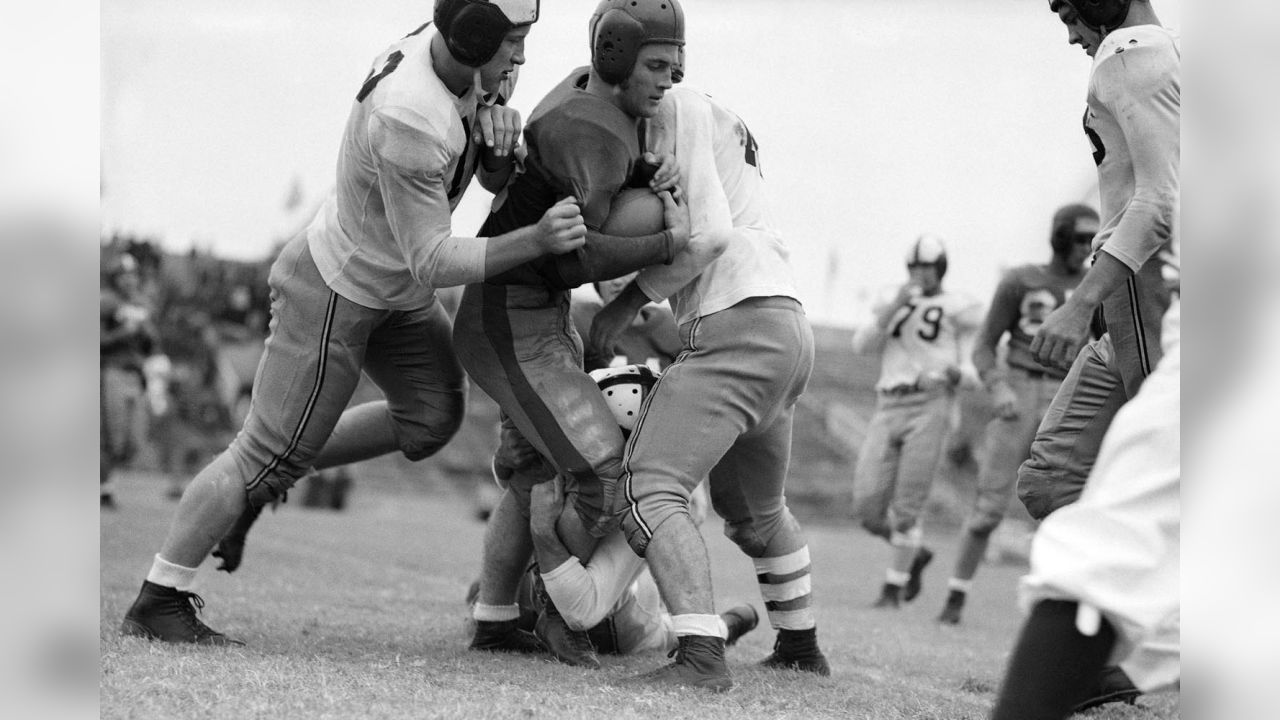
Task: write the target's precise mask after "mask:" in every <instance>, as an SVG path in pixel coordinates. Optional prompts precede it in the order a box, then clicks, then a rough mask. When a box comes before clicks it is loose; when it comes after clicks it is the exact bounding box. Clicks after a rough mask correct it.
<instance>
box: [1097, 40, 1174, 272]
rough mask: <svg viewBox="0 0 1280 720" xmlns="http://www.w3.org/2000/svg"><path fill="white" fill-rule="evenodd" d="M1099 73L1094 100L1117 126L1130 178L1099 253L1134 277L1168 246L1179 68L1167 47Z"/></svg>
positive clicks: (1136, 54) (1113, 62)
mask: <svg viewBox="0 0 1280 720" xmlns="http://www.w3.org/2000/svg"><path fill="white" fill-rule="evenodd" d="M1121 58H1123V60H1124V62H1123V63H1121V62H1117V60H1119V59H1121ZM1098 73H1099V75H1100V77H1097V78H1095V82H1096V83H1097V86H1096V87H1097V92H1098V96H1099V99H1100V100H1101V101H1102V102H1103V103H1105V104H1106V105H1107V106H1108V108H1109V109H1110V110H1111V112H1112V113H1113V114H1114V115H1115V118H1116V120H1117V122H1118V123H1119V124H1120V131H1121V133H1123V135H1124V141H1125V144H1126V146H1127V147H1128V152H1129V160H1130V162H1131V163H1132V164H1133V174H1134V187H1133V198H1132V199H1131V200H1130V201H1129V204H1128V205H1126V206H1125V209H1124V214H1123V215H1122V216H1121V218H1120V222H1119V223H1118V224H1117V226H1116V228H1115V231H1114V232H1113V233H1112V234H1111V236H1110V237H1108V238H1107V240H1106V243H1105V245H1103V251H1104V252H1107V253H1110V254H1111V255H1113V256H1115V257H1116V259H1118V260H1120V261H1121V262H1122V263H1124V264H1125V265H1127V266H1128V267H1129V269H1130V270H1131V271H1133V272H1137V271H1138V270H1139V268H1141V267H1142V266H1143V265H1144V264H1145V263H1146V262H1147V260H1148V259H1150V258H1151V257H1152V256H1153V255H1155V254H1156V253H1157V252H1158V251H1159V250H1160V249H1161V248H1162V247H1164V246H1165V245H1166V244H1167V243H1168V242H1169V239H1170V238H1171V237H1172V235H1173V230H1174V225H1175V224H1176V223H1177V208H1178V193H1179V180H1178V164H1179V162H1178V161H1179V154H1180V150H1181V148H1180V136H1179V132H1180V116H1181V100H1180V89H1179V83H1180V81H1179V71H1178V62H1177V60H1176V56H1175V55H1174V54H1173V51H1172V50H1171V49H1169V48H1167V47H1156V46H1152V45H1150V44H1139V45H1137V46H1135V47H1131V48H1129V49H1128V50H1127V51H1126V52H1125V53H1124V54H1123V55H1119V56H1115V57H1112V58H1109V59H1108V62H1105V63H1103V64H1101V65H1100V66H1099V68H1098Z"/></svg>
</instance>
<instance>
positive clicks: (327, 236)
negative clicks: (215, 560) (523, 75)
mask: <svg viewBox="0 0 1280 720" xmlns="http://www.w3.org/2000/svg"><path fill="white" fill-rule="evenodd" d="M537 18H538V3H537V0H506V1H505V2H501V3H490V2H485V1H484V0H437V2H436V4H435V16H434V26H432V23H427V24H424V25H423V26H421V27H419V28H418V29H416V30H414V31H413V32H411V33H409V34H408V35H406V36H405V37H403V38H401V39H400V40H398V41H396V42H395V43H394V44H393V45H392V46H391V47H389V48H387V49H386V50H385V51H384V52H383V53H382V54H380V55H379V56H378V57H377V59H376V60H375V62H374V65H373V67H372V68H370V70H369V73H368V75H367V76H366V78H365V80H364V82H363V83H362V84H361V85H360V87H359V88H356V89H355V91H354V95H355V98H354V103H353V104H352V107H351V113H350V116H349V119H348V122H347V127H346V129H345V131H344V133H343V139H342V144H341V147H340V153H339V159H338V171H337V174H338V177H337V188H336V191H335V193H334V194H333V195H331V196H330V197H329V198H328V199H327V200H326V202H325V203H324V204H323V205H322V206H321V208H320V210H319V212H318V213H317V214H316V217H315V219H314V220H313V221H312V222H311V224H310V226H309V227H308V228H307V229H306V230H305V231H304V232H303V233H301V234H299V235H298V236H297V237H295V238H294V239H293V240H292V241H290V242H289V243H288V244H287V245H286V246H285V248H284V249H283V250H282V251H281V253H280V255H279V257H277V259H276V261H275V263H274V265H273V266H272V269H271V275H270V278H269V283H270V286H271V299H272V303H271V315H272V318H271V331H270V336H269V337H268V338H267V341H266V349H265V352H264V354H263V356H262V360H261V362H260V364H259V366H258V371H257V376H256V378H255V380H254V387H253V394H254V397H253V402H252V406H251V409H250V412H249V416H248V418H247V419H246V420H245V423H244V427H243V429H242V430H241V431H240V433H239V434H238V435H237V436H236V438H235V439H234V440H233V441H232V443H231V445H230V447H229V448H227V450H226V451H225V452H223V453H222V454H221V455H219V456H218V457H217V458H216V459H215V460H214V461H213V462H212V463H211V464H210V465H208V466H207V467H205V468H204V469H203V470H202V471H201V472H200V473H199V474H198V475H197V476H196V478H195V479H194V480H193V481H192V482H191V483H190V484H189V485H188V486H187V489H186V491H185V492H184V494H183V496H182V499H181V501H180V502H179V505H178V511H177V515H176V517H175V518H174V521H173V524H172V526H171V528H170V531H169V535H168V537H167V538H166V539H165V542H164V545H163V546H162V548H161V550H160V552H159V553H158V554H157V555H156V556H155V559H154V561H153V563H152V566H151V570H150V571H149V572H148V573H147V578H146V581H145V582H144V583H143V584H142V589H141V590H140V592H139V594H138V597H137V599H136V600H135V602H134V603H133V605H132V606H131V607H130V608H129V610H128V612H127V614H126V615H125V619H124V622H123V625H122V628H121V629H122V631H123V632H124V633H125V634H127V635H138V636H142V637H146V638H154V639H160V640H164V641H168V642H190V643H202V644H215V645H227V644H242V643H240V641H238V640H233V639H231V638H229V637H227V636H226V635H223V634H222V633H219V632H217V631H215V630H213V629H211V628H209V627H208V626H207V625H205V624H204V623H203V622H201V621H200V619H199V618H198V617H197V616H196V612H197V610H198V609H199V608H201V607H202V606H203V604H204V603H203V600H202V599H201V598H200V597H199V596H197V595H195V594H194V593H192V592H191V590H190V588H191V586H192V583H193V582H194V581H195V577H196V571H197V568H198V566H199V565H200V563H201V562H202V561H203V560H204V558H205V556H206V555H208V553H209V551H210V549H211V548H212V547H213V545H214V543H215V542H216V541H217V540H218V539H219V538H221V537H222V536H223V535H224V534H225V533H226V532H227V531H228V529H230V528H231V526H232V524H233V523H234V522H235V521H236V518H237V517H239V516H240V515H241V514H242V513H244V512H245V511H246V508H247V509H249V510H250V511H252V510H254V509H257V508H261V507H262V506H263V505H264V504H266V503H268V502H271V501H272V500H274V499H276V498H278V497H279V496H280V495H281V494H283V493H284V492H285V491H286V490H288V489H289V488H290V487H291V486H292V485H293V484H294V482H296V481H297V479H298V478H299V477H301V476H302V475H303V474H304V473H306V472H307V470H308V469H309V468H311V467H313V466H314V467H317V468H323V467H329V466H334V465H341V464H345V463H348V462H353V461H355V460H359V459H364V458H368V457H373V456H377V455H382V454H386V453H389V452H392V451H395V450H400V451H401V452H403V453H404V454H405V455H406V456H407V457H409V458H411V459H421V458H425V457H427V456H429V455H431V454H432V453H434V452H436V451H437V450H439V449H440V448H441V447H442V446H443V445H444V444H445V443H447V442H448V441H449V439H450V438H451V437H452V436H453V434H454V432H455V431H456V430H457V428H458V426H459V423H460V422H461V420H462V415H463V405H464V401H465V387H466V385H465V378H464V375H463V372H462V369H461V367H459V365H458V362H457V359H456V358H455V357H454V354H453V350H452V344H451V342H450V335H451V329H450V322H449V317H448V315H447V314H446V312H445V311H444V309H443V308H442V307H441V306H440V304H439V303H438V302H437V301H436V297H435V288H437V287H446V286H451V285H458V284H462V283H467V282H474V281H479V280H482V279H483V278H485V277H488V276H491V275H496V274H498V273H501V272H504V271H506V270H509V269H510V268H512V267H514V266H516V265H518V264H520V263H522V262H525V261H528V260H530V259H532V258H535V257H538V256H540V255H542V254H544V253H548V252H567V251H570V250H573V249H575V248H577V247H578V246H579V245H581V244H582V239H583V232H584V229H583V225H582V218H581V215H580V213H579V210H578V208H577V206H576V205H575V204H573V203H568V202H566V203H557V204H555V205H554V206H553V207H550V208H547V209H546V212H544V213H540V214H539V215H536V216H532V217H530V218H529V222H528V223H525V224H523V225H520V226H515V225H513V226H511V227H510V228H508V229H507V230H508V232H506V233H503V234H497V233H494V234H492V235H490V236H487V237H481V238H470V237H458V236H455V235H454V234H453V232H452V229H451V227H450V215H451V212H452V210H453V208H454V207H456V205H457V203H458V201H459V200H460V199H461V197H462V195H463V193H464V192H465V191H466V189H467V187H468V185H469V184H470V181H471V179H472V177H473V175H477V174H478V175H479V177H480V181H481V183H482V184H483V185H485V187H486V188H488V189H491V190H495V191H496V190H498V189H500V188H501V186H502V184H503V183H504V182H505V181H506V180H507V179H508V178H509V177H510V175H511V172H512V168H513V163H514V159H515V157H516V149H517V143H518V142H519V132H520V124H521V121H520V116H519V113H517V112H516V111H515V110H514V109H511V108H509V107H507V106H505V104H504V103H505V102H506V100H507V99H508V98H509V97H510V94H511V90H512V88H513V86H514V83H515V79H516V74H517V69H518V68H519V66H520V65H521V64H523V63H524V59H525V58H524V41H525V37H526V36H527V35H528V33H529V30H530V28H531V26H532V25H533V23H534V22H535V21H536V20H537ZM362 371H363V372H365V373H367V374H368V375H369V376H370V378H372V379H373V380H374V382H376V383H377V384H378V385H379V386H380V387H381V388H382V390H383V391H384V392H385V394H386V397H387V399H386V400H385V401H381V402H375V403H369V404H365V405H360V406H357V407H354V408H351V409H350V410H347V411H346V412H345V413H344V412H343V411H344V408H346V406H347V403H348V401H349V400H350V398H351V395H352V392H353V391H354V390H355V387H356V383H357V382H358V381H359V379H360V374H361V372H362Z"/></svg>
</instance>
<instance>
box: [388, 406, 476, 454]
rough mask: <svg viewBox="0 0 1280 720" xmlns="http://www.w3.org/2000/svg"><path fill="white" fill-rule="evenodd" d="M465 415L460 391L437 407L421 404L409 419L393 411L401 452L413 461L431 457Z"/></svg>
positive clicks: (460, 425) (448, 438)
mask: <svg viewBox="0 0 1280 720" xmlns="http://www.w3.org/2000/svg"><path fill="white" fill-rule="evenodd" d="M465 417H466V394H465V393H462V392H458V393H454V394H453V395H451V396H450V400H449V401H447V402H445V403H442V404H441V405H439V406H436V407H431V406H428V407H424V408H423V410H422V411H421V412H420V413H418V414H417V415H416V416H415V417H412V418H407V417H399V416H396V415H395V414H392V421H393V422H394V423H395V428H396V443H397V444H398V445H399V446H400V452H401V453H403V454H404V456H405V457H406V458H408V459H409V460H412V461H414V462H417V461H418V460H423V459H425V458H428V457H431V456H432V455H434V454H436V453H437V452H439V451H440V449H441V448H443V447H444V446H445V445H447V444H448V443H449V441H450V440H452V439H453V436H454V435H456V434H457V432H458V429H459V428H461V427H462V420H463V418H465Z"/></svg>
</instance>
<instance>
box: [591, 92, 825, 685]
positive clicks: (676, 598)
mask: <svg viewBox="0 0 1280 720" xmlns="http://www.w3.org/2000/svg"><path fill="white" fill-rule="evenodd" d="M651 129H652V131H653V132H652V135H651V137H650V141H651V142H653V143H654V147H655V148H656V149H658V150H659V151H660V152H662V153H667V152H670V153H672V154H673V155H674V157H675V159H676V162H677V164H678V165H679V167H680V175H681V177H682V178H683V181H684V182H683V186H682V187H683V189H684V194H685V197H686V198H687V202H688V206H689V209H690V212H691V214H692V216H693V218H694V219H695V222H694V226H693V230H694V234H693V237H692V238H691V240H690V243H689V248H688V249H687V250H686V252H684V253H682V254H681V255H680V256H679V257H678V258H677V259H676V261H675V262H674V263H672V265H670V266H653V267H649V268H646V269H644V270H642V271H640V274H639V275H637V276H636V278H635V280H633V281H631V282H630V283H629V284H628V285H627V287H626V288H625V289H623V291H622V292H621V293H620V294H619V295H618V297H616V298H614V299H613V300H612V301H611V302H610V303H609V304H608V305H606V306H605V307H604V309H602V310H601V311H600V312H599V313H598V314H597V315H596V319H595V321H594V322H593V324H592V329H591V345H592V346H593V347H594V348H596V349H597V350H598V351H605V350H607V349H608V348H612V347H614V346H615V344H616V338H617V337H618V336H619V335H621V333H622V332H623V331H624V330H625V329H626V328H627V327H629V326H630V324H631V322H632V321H633V319H634V318H635V316H636V313H637V312H638V311H639V310H640V308H642V307H644V305H645V304H647V303H649V302H651V301H655V302H656V301H661V300H662V299H664V298H668V297H670V298H671V301H672V306H673V308H674V310H675V315H676V320H677V322H678V323H679V324H680V339H681V341H682V343H683V349H682V351H681V353H680V355H679V356H678V357H677V359H676V361H675V362H673V363H672V364H671V365H670V366H669V367H668V368H667V369H666V370H665V371H664V372H663V374H662V376H661V377H660V378H659V379H658V382H657V384H656V385H655V387H654V389H653V391H652V393H651V394H650V395H649V397H648V399H647V400H646V401H645V404H644V407H643V409H642V412H641V415H640V419H639V420H638V421H637V424H636V429H635V431H634V432H633V433H632V435H631V437H630V439H629V440H628V443H627V451H626V457H625V459H624V461H623V476H622V478H623V487H624V490H625V492H624V494H623V495H622V496H621V497H620V498H619V499H620V501H621V502H620V504H619V507H618V511H619V512H621V513H622V527H623V530H624V532H625V533H626V536H627V541H628V543H629V544H630V546H631V548H632V550H634V551H635V553H636V554H637V555H640V556H642V557H644V558H646V559H647V560H648V562H649V567H650V569H651V571H652V573H653V576H654V579H655V580H656V581H657V585H658V588H659V590H660V591H661V595H662V599H663V601H664V602H665V603H666V606H667V607H668V608H669V609H670V612H671V615H672V626H673V627H674V630H675V634H676V636H677V640H678V645H677V647H676V650H675V662H673V663H670V664H667V665H664V666H662V667H659V668H657V669H655V670H653V671H651V672H648V673H645V674H643V675H640V676H638V677H637V678H635V680H636V681H638V682H644V683H654V684H674V685H682V686H693V687H699V688H706V689H710V690H714V691H725V690H728V689H729V688H731V687H732V686H733V678H732V676H731V674H730V672H729V667H728V665H727V663H726V662H725V645H726V639H725V637H724V636H723V635H722V634H721V632H720V629H719V628H720V621H721V617H720V615H718V614H717V613H716V612H715V606H714V595H713V591H712V586H711V571H710V564H709V561H708V559H707V552H706V546H705V544H704V541H703V538H702V535H701V533H700V531H699V530H698V528H697V526H696V524H695V523H694V520H693V518H692V517H691V515H690V495H691V493H692V492H694V489H695V488H696V487H698V486H699V484H700V483H703V482H704V480H703V479H704V478H706V480H705V483H706V484H707V485H708V486H709V489H710V496H711V505H712V508H713V509H714V510H715V511H716V513H717V514H718V515H720V517H722V518H723V519H724V522H725V533H726V535H728V537H729V538H730V539H731V540H733V542H734V543H736V544H737V545H738V547H739V548H740V549H741V550H742V552H743V553H745V554H746V555H747V556H748V557H750V558H751V559H752V563H753V565H754V567H755V574H756V577H757V580H758V583H759V588H760V594H761V597H762V598H763V599H764V601H765V607H766V610H767V614H768V618H769V623H770V625H772V627H773V628H774V629H775V630H776V631H777V640H776V642H775V644H774V652H773V654H771V655H769V656H768V657H767V658H765V659H764V661H763V665H764V666H766V667H770V668H776V669H786V670H800V671H806V672H813V673H816V674H819V675H829V674H830V672H831V668H830V665H829V663H828V662H827V658H826V656H825V655H824V654H823V653H822V650H821V649H820V648H819V646H818V640H817V623H816V619H815V615H814V609H813V598H812V593H811V586H810V559H809V546H808V543H807V541H806V539H805V537H804V533H803V530H802V529H801V527H800V524H799V522H797V521H796V519H795V517H794V516H792V514H791V511H790V510H789V509H788V507H787V503H786V497H785V486H786V477H787V465H788V462H789V460H790V454H791V429H792V421H793V416H794V411H795V403H796V401H797V399H798V398H799V397H800V394H801V393H802V392H803V391H804V388H805V384H806V383H807V381H808V378H809V374H810V372H811V370H812V367H813V332H812V329H811V328H810V326H809V323H808V320H807V319H806V318H805V314H804V309H803V308H802V307H801V305H800V302H799V300H798V298H797V290H796V285H795V281H794V279H793V277H792V273H791V268H790V266H789V264H788V263H787V250H786V247H785V245H784V243H783V241H782V238H781V237H780V236H779V234H778V232H777V230H776V226H775V225H774V224H773V221H772V219H771V217H770V212H769V209H768V202H767V199H766V195H765V190H764V184H763V177H762V175H761V172H760V154H759V147H758V146H757V143H756V141H755V138H754V137H753V136H752V134H751V132H750V131H749V130H748V129H747V125H746V124H745V123H744V122H743V121H742V120H741V119H740V118H739V117H738V116H737V115H736V114H735V113H733V112H732V111H730V110H729V109H728V108H726V107H725V106H723V105H721V104H720V103H718V102H716V101H715V100H713V99H711V98H710V97H708V96H707V95H704V94H702V93H699V92H696V91H694V90H689V89H680V88H677V89H674V90H672V91H670V92H668V93H667V96H666V97H665V98H664V99H663V101H662V106H661V110H660V111H659V114H658V116H657V117H656V118H655V121H654V124H653V125H652V127H651Z"/></svg>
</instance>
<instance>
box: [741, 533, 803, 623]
mask: <svg viewBox="0 0 1280 720" xmlns="http://www.w3.org/2000/svg"><path fill="white" fill-rule="evenodd" d="M752 562H753V563H754V564H755V567H756V581H757V582H758V583H759V584H760V597H762V598H764V608H765V611H766V612H767V613H768V615H769V624H770V625H771V626H773V629H774V630H808V629H810V628H813V627H816V625H817V622H816V620H815V618H814V616H813V593H812V589H811V587H810V580H809V569H810V563H809V546H808V545H805V546H804V547H802V548H800V549H799V550H796V551H795V552H791V553H787V554H786V555H782V556H780V557H772V558H755V559H754V560H753V561H752Z"/></svg>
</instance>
